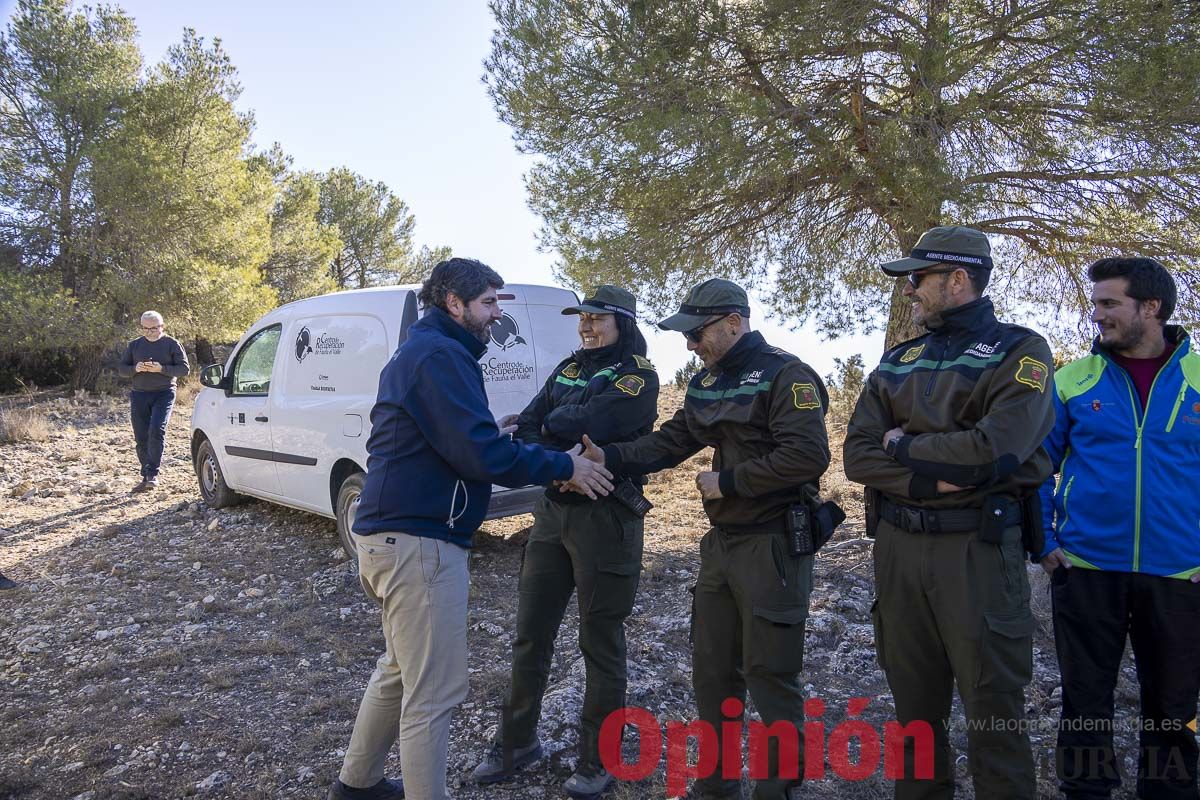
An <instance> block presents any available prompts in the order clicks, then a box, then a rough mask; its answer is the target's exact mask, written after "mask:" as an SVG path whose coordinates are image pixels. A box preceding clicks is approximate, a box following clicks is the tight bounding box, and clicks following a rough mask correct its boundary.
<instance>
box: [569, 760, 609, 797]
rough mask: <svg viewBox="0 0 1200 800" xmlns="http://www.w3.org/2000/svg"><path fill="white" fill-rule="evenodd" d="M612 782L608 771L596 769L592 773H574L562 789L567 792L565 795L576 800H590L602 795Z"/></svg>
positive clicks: (579, 771) (600, 768)
mask: <svg viewBox="0 0 1200 800" xmlns="http://www.w3.org/2000/svg"><path fill="white" fill-rule="evenodd" d="M614 780H615V779H614V778H613V776H612V775H610V774H609V772H608V770H606V769H604V767H597V768H596V769H595V770H594V771H591V770H589V771H588V772H584V771H582V770H578V771H576V772H575V774H574V775H572V776H571V777H569V778H567V782H566V783H564V784H563V788H564V789H566V790H567V794H569V795H571V797H574V798H577V800H592V798H596V797H599V796H600V795H602V794H604V792H605V790H606V789H608V787H610V786H612V785H613V781H614Z"/></svg>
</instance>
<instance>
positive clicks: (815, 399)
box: [792, 383, 821, 409]
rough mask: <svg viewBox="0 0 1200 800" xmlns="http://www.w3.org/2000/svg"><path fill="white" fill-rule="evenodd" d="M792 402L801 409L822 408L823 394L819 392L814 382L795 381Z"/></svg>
mask: <svg viewBox="0 0 1200 800" xmlns="http://www.w3.org/2000/svg"><path fill="white" fill-rule="evenodd" d="M792 402H793V403H795V405H796V408H799V409H806V408H820V407H821V396H820V395H819V394H817V387H816V386H815V385H814V384H811V383H793V384H792Z"/></svg>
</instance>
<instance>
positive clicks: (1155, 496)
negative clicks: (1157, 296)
mask: <svg viewBox="0 0 1200 800" xmlns="http://www.w3.org/2000/svg"><path fill="white" fill-rule="evenodd" d="M1166 336H1167V340H1168V341H1170V342H1171V343H1172V344H1174V345H1175V352H1173V353H1172V354H1171V358H1170V359H1169V360H1168V361H1167V363H1166V364H1164V365H1163V366H1162V369H1160V370H1159V372H1158V376H1157V377H1155V379H1154V383H1153V385H1152V386H1151V388H1150V397H1149V401H1148V402H1147V403H1146V407H1145V408H1142V403H1141V399H1140V398H1139V397H1138V394H1137V391H1136V390H1135V389H1134V385H1133V381H1132V380H1131V379H1130V377H1129V374H1128V373H1127V372H1125V370H1124V369H1122V368H1121V366H1120V365H1119V364H1117V362H1115V361H1113V359H1112V358H1111V357H1110V356H1109V354H1108V353H1107V352H1106V351H1105V350H1104V349H1103V348H1102V347H1100V346H1099V345H1096V346H1095V347H1093V349H1092V354H1091V355H1089V356H1085V357H1083V358H1081V359H1079V360H1078V361H1072V362H1071V363H1070V364H1067V365H1066V366H1065V367H1063V368H1062V369H1060V370H1056V371H1055V373H1054V410H1055V412H1056V414H1057V417H1056V420H1055V423H1054V429H1053V430H1051V431H1050V435H1049V436H1048V437H1046V442H1045V448H1046V452H1047V453H1049V454H1050V458H1051V460H1052V461H1053V463H1054V467H1055V471H1056V472H1059V473H1061V475H1062V477H1061V478H1060V480H1059V481H1058V485H1057V487H1056V486H1055V482H1054V477H1053V476H1051V477H1050V479H1049V480H1047V481H1046V483H1045V485H1044V486H1043V487H1042V513H1043V516H1044V521H1045V526H1046V549H1045V551H1044V552H1045V553H1049V552H1050V551H1051V550H1053V549H1055V548H1056V547H1061V548H1062V549H1063V552H1064V553H1065V554H1066V555H1067V557H1068V558H1069V559H1070V560H1071V562H1072V563H1073V564H1075V566H1077V567H1084V568H1090V569H1102V570H1108V571H1111V572H1145V573H1148V574H1150V575H1164V576H1167V577H1171V578H1189V577H1191V576H1192V575H1194V574H1195V573H1197V572H1200V491H1197V490H1196V478H1197V475H1200V354H1197V353H1195V352H1193V351H1192V347H1191V340H1190V339H1189V337H1188V335H1187V334H1186V333H1185V332H1184V331H1183V329H1182V328H1180V327H1178V326H1175V325H1168V326H1167V329H1166Z"/></svg>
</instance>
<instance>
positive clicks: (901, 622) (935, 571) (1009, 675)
mask: <svg viewBox="0 0 1200 800" xmlns="http://www.w3.org/2000/svg"><path fill="white" fill-rule="evenodd" d="M875 591H876V601H875V605H874V607H873V608H872V610H871V616H872V618H873V620H872V621H873V622H874V624H875V649H876V654H877V656H878V658H879V666H880V667H882V669H883V671H884V673H885V674H886V675H887V679H888V684H889V685H890V686H891V689H892V695H893V696H894V698H895V701H896V715H897V717H898V719H899V722H900V723H901V724H902V725H907V724H908V723H910V722H912V721H914V720H924V721H926V722H928V723H929V725H930V727H931V728H932V734H933V735H932V740H933V752H932V761H933V777H932V779H917V778H915V777H914V776H915V773H914V771H913V768H914V756H916V757H917V759H918V762H919V761H920V758H921V757H924V758H925V759H926V760H928V758H929V757H930V754H929V753H928V752H926V753H919V752H917V750H918V748H917V746H916V742H917V741H918V738H917V737H914V738H908V739H906V741H905V763H904V770H905V771H904V777H903V778H901V779H900V780H897V782H896V798H897V800H916V799H917V798H921V800H926V799H927V798H950V797H953V796H954V777H953V771H952V765H953V763H954V762H953V759H952V758H951V752H950V741H949V737H948V735H947V725H948V724H949V719H950V705H951V701H952V699H953V691H954V685H955V684H956V683H957V684H958V692H959V695H960V696H961V697H962V702H963V709H964V711H965V712H966V719H967V763H968V766H969V768H970V772H971V777H972V779H973V781H974V784H975V797H976V798H978V800H1022V798H1029V800H1032V798H1033V797H1034V795H1035V784H1036V780H1035V776H1034V766H1033V752H1032V750H1031V749H1030V745H1029V734H1028V731H1027V729H1026V726H1025V708H1024V706H1025V692H1024V688H1025V686H1026V685H1027V684H1028V683H1029V681H1030V679H1031V678H1032V676H1033V630H1034V627H1035V625H1036V623H1035V621H1034V618H1033V615H1032V613H1031V612H1030V610H1029V576H1028V575H1027V573H1026V572H1025V552H1024V550H1023V549H1022V546H1021V532H1020V529H1019V528H1016V527H1013V528H1009V529H1007V530H1005V531H1004V540H1003V544H988V543H985V542H981V541H979V539H978V536H977V535H976V533H974V532H965V533H938V534H926V533H909V532H908V531H905V530H901V529H900V528H897V527H895V526H894V525H891V524H890V523H888V522H886V521H881V522H880V523H879V529H878V533H877V535H876V539H875ZM926 741H927V740H926ZM923 749H927V748H923Z"/></svg>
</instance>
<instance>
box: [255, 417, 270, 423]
mask: <svg viewBox="0 0 1200 800" xmlns="http://www.w3.org/2000/svg"><path fill="white" fill-rule="evenodd" d="M254 421H255V422H266V421H267V418H266V417H255V418H254Z"/></svg>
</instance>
